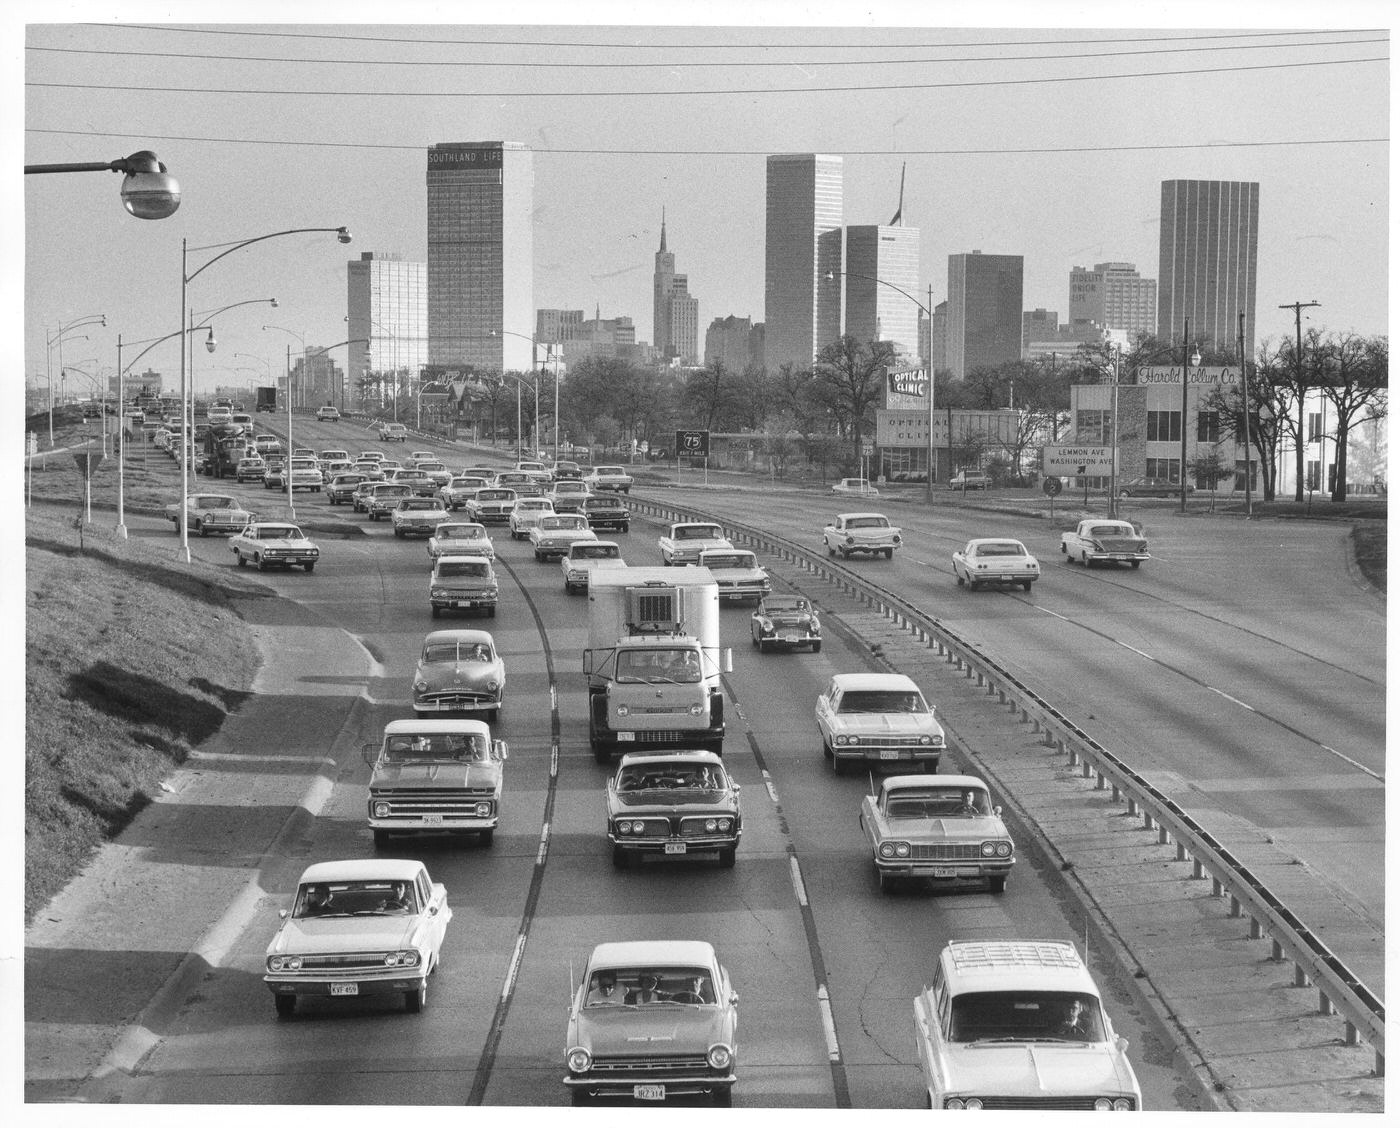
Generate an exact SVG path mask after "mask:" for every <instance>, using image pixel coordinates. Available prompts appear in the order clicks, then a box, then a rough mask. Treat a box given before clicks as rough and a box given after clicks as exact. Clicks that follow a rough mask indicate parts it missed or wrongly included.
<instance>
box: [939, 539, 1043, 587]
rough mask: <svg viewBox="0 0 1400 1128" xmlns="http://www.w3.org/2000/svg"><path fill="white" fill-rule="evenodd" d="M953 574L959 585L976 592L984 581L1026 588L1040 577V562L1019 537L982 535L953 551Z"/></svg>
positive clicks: (985, 582) (989, 583)
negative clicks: (1010, 538) (1007, 537)
mask: <svg viewBox="0 0 1400 1128" xmlns="http://www.w3.org/2000/svg"><path fill="white" fill-rule="evenodd" d="M953 575H955V576H956V577H957V578H958V587H962V586H963V584H966V585H967V589H968V591H976V590H977V589H978V588H979V587H981V586H982V585H983V584H988V585H991V584H997V585H1002V584H1012V585H1015V584H1019V585H1020V586H1021V587H1022V588H1024V589H1025V590H1026V591H1030V590H1031V584H1033V583H1034V582H1035V581H1036V580H1038V579H1040V561H1038V560H1037V559H1036V558H1035V557H1034V556H1032V555H1031V554H1030V553H1029V552H1027V551H1026V546H1025V545H1023V544H1022V543H1021V542H1020V541H1018V540H1006V539H1004V538H1001V537H982V538H978V539H976V540H970V541H968V542H967V544H966V546H965V547H963V548H961V549H959V550H958V551H957V552H955V553H953Z"/></svg>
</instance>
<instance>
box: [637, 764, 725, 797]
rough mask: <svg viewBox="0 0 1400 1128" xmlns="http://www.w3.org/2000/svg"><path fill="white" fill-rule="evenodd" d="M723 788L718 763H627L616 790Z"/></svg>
mask: <svg viewBox="0 0 1400 1128" xmlns="http://www.w3.org/2000/svg"><path fill="white" fill-rule="evenodd" d="M724 786H725V778H724V769H723V768H721V767H720V766H719V765H718V764H629V765H627V766H626V767H624V768H623V769H622V770H621V771H619V772H618V774H617V789H618V790H619V791H718V790H721V789H722V788H723V787H724Z"/></svg>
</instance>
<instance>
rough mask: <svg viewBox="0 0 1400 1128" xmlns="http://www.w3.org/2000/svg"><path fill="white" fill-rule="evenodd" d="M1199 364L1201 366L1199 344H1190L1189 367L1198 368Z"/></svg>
mask: <svg viewBox="0 0 1400 1128" xmlns="http://www.w3.org/2000/svg"><path fill="white" fill-rule="evenodd" d="M1200 366H1201V346H1200V345H1192V346H1191V367H1192V368H1199V367H1200Z"/></svg>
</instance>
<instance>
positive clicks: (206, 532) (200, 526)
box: [194, 521, 209, 537]
mask: <svg viewBox="0 0 1400 1128" xmlns="http://www.w3.org/2000/svg"><path fill="white" fill-rule="evenodd" d="M194 527H195V528H196V529H198V530H199V535H200V536H202V537H207V536H208V535H209V530H208V529H206V528H205V527H204V522H203V521H196V522H195V526H194Z"/></svg>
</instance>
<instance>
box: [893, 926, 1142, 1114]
mask: <svg viewBox="0 0 1400 1128" xmlns="http://www.w3.org/2000/svg"><path fill="white" fill-rule="evenodd" d="M914 1042H915V1049H916V1052H917V1053H918V1056H919V1068H920V1070H921V1071H922V1073H923V1081H924V1089H925V1095H926V1098H927V1103H928V1106H929V1108H933V1109H939V1110H943V1109H950V1110H951V1109H973V1110H977V1109H985V1110H990V1111H993V1112H997V1111H1009V1110H1015V1112H1017V1113H1020V1114H1022V1115H1025V1114H1031V1113H1035V1112H1040V1111H1046V1112H1053V1111H1054V1110H1071V1111H1077V1112H1085V1111H1102V1112H1110V1111H1111V1112H1136V1111H1139V1110H1140V1109H1141V1108H1142V1090H1141V1088H1140V1087H1139V1086H1138V1080H1137V1075H1136V1074H1135V1073H1134V1072H1133V1067H1132V1064H1131V1063H1130V1062H1129V1061H1128V1055H1127V1049H1128V1042H1127V1039H1125V1038H1120V1037H1118V1036H1117V1035H1116V1034H1115V1033H1114V1030H1113V1024H1112V1023H1111V1022H1110V1021H1109V1018H1108V1015H1107V1013H1106V1012H1105V1011H1104V1007H1103V1001H1102V998H1101V997H1100V994H1099V988H1098V985H1097V984H1096V983H1095V982H1094V977H1093V976H1092V975H1091V974H1090V973H1089V969H1088V968H1087V967H1086V966H1085V963H1084V960H1083V959H1082V958H1081V956H1080V954H1079V952H1078V951H1077V950H1076V948H1075V946H1074V945H1073V944H1071V943H1069V942H1067V941H1064V940H1022V939H1011V938H1007V939H982V940H952V941H949V942H948V943H947V944H946V945H944V948H943V951H942V952H941V953H940V955H939V957H938V962H937V963H936V964H935V969H934V976H933V984H932V986H926V987H925V988H924V989H923V990H922V991H920V992H919V994H918V995H917V996H916V997H915V999H914Z"/></svg>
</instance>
